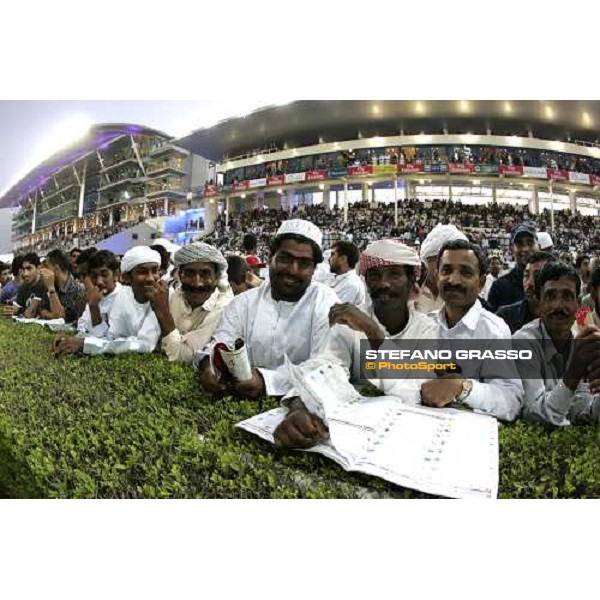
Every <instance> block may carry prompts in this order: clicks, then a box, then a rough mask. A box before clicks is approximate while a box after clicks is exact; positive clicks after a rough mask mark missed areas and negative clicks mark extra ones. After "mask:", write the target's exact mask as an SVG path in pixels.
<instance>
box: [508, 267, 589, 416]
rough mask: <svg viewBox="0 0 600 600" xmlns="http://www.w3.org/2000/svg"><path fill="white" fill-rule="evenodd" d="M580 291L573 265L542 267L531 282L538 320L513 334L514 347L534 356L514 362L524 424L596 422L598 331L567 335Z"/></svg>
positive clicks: (584, 330) (581, 330)
mask: <svg viewBox="0 0 600 600" xmlns="http://www.w3.org/2000/svg"><path fill="white" fill-rule="evenodd" d="M580 287H581V281H580V279H579V276H578V274H577V271H576V270H575V269H574V268H573V266H572V265H566V264H564V263H548V264H546V266H545V267H544V268H543V269H542V270H541V272H540V274H539V276H538V279H537V281H536V294H537V296H538V299H539V301H540V318H539V319H535V320H534V321H532V322H531V323H528V324H527V325H525V327H523V328H522V329H521V330H520V331H518V332H517V333H516V334H515V335H514V338H513V339H514V342H515V346H516V347H523V348H527V349H530V350H531V351H532V352H533V358H532V359H531V360H527V361H519V362H518V368H519V372H520V374H521V377H522V379H523V387H524V389H525V403H524V407H523V416H524V417H525V418H526V419H528V420H531V421H538V422H542V423H547V424H550V425H554V426H557V427H564V426H567V425H569V424H570V423H578V422H579V423H590V422H592V423H598V422H600V395H598V392H600V328H599V327H598V326H597V325H583V326H581V327H580V328H579V333H577V335H576V336H575V337H573V333H572V331H571V329H572V326H573V324H574V322H575V316H576V313H577V311H578V310H579V307H580V304H579V293H580ZM596 306H597V297H596ZM586 379H589V381H590V383H589V384H588V383H587V382H586V381H585V380H586Z"/></svg>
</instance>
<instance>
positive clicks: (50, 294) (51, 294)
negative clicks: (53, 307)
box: [48, 290, 56, 298]
mask: <svg viewBox="0 0 600 600" xmlns="http://www.w3.org/2000/svg"><path fill="white" fill-rule="evenodd" d="M54 294H56V290H48V298H50V296H54Z"/></svg>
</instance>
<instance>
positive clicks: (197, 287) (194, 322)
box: [149, 242, 233, 364]
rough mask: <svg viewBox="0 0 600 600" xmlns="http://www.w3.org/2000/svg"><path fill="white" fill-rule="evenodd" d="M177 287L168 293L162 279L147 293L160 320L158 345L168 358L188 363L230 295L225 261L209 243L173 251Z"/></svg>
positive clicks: (218, 317)
mask: <svg viewBox="0 0 600 600" xmlns="http://www.w3.org/2000/svg"><path fill="white" fill-rule="evenodd" d="M174 260H175V266H176V267H177V268H178V269H179V278H180V281H181V288H180V289H179V290H174V291H173V292H172V293H171V296H170V297H169V286H168V284H167V283H166V281H159V282H157V283H155V284H153V286H154V292H153V293H152V294H150V295H149V298H150V304H151V305H152V308H153V310H154V314H155V315H156V318H157V319H158V322H159V324H160V331H161V335H162V342H161V348H162V350H163V352H164V353H165V354H166V355H167V358H168V359H169V360H170V361H179V362H184V363H187V364H191V363H192V361H193V359H194V354H195V353H196V352H197V351H198V350H201V349H202V348H204V346H205V345H206V344H207V343H208V342H209V341H210V338H211V337H212V335H213V333H214V332H215V330H216V328H217V325H218V324H219V323H220V321H221V317H222V315H223V309H224V308H225V307H226V306H227V305H228V304H229V302H231V300H232V299H233V292H232V291H231V288H230V287H229V283H228V281H227V261H226V260H225V258H224V256H223V255H222V254H221V253H220V252H219V251H218V250H217V249H216V248H214V247H213V246H210V245H209V244H205V243H202V242H196V243H193V244H189V245H188V246H184V247H183V248H181V249H180V250H178V251H177V252H176V253H175V257H174Z"/></svg>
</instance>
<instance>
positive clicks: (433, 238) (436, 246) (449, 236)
mask: <svg viewBox="0 0 600 600" xmlns="http://www.w3.org/2000/svg"><path fill="white" fill-rule="evenodd" d="M454 240H464V241H465V242H467V241H468V239H467V236H466V235H465V234H464V233H463V232H462V231H460V229H458V228H457V227H455V226H454V225H442V224H441V223H440V224H439V225H436V226H435V227H434V228H433V229H432V230H431V231H430V232H429V234H428V235H427V237H426V238H425V239H424V240H423V243H422V244H421V260H422V261H423V262H424V263H427V259H428V258H431V257H432V256H437V255H438V254H439V252H440V250H441V249H442V246H443V245H444V244H445V243H446V242H452V241H454Z"/></svg>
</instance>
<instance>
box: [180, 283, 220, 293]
mask: <svg viewBox="0 0 600 600" xmlns="http://www.w3.org/2000/svg"><path fill="white" fill-rule="evenodd" d="M213 289H214V288H213V287H211V286H209V285H204V286H200V287H194V286H192V285H182V286H181V291H183V292H188V293H190V294H205V293H207V292H212V291H213Z"/></svg>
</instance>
